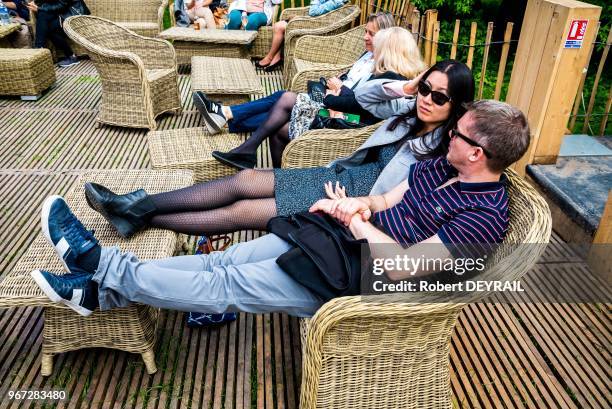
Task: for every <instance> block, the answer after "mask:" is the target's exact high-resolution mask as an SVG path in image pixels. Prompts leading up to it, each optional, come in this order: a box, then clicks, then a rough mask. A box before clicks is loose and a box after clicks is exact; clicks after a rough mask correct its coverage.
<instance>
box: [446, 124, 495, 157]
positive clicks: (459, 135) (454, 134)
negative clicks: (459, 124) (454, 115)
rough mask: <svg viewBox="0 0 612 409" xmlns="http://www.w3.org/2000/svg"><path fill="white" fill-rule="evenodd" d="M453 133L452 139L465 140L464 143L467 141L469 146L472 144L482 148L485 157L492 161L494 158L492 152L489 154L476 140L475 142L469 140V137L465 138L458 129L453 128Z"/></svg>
mask: <svg viewBox="0 0 612 409" xmlns="http://www.w3.org/2000/svg"><path fill="white" fill-rule="evenodd" d="M450 133H451V138H453V137H458V138H461V139H463V140H464V141H466V142H467V143H468V144H470V145H471V146H474V147H476V148H480V149H482V151H483V152H484V154H485V156H486V157H487V158H489V159H491V158H492V157H493V155H492V154H491V152H489V151H488V150H486V149H485V148H484V147H483V146H482V145H481V144H479V143H478V142H476V141H475V140H473V139H472V138H469V137H467V136H465V135H464V134H462V133H461V132H459V131H458V130H457V128H453V129H451V131H450Z"/></svg>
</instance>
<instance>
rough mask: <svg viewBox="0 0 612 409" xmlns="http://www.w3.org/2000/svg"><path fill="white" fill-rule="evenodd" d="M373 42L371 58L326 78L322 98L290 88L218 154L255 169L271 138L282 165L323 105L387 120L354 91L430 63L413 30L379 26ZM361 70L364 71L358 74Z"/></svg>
mask: <svg viewBox="0 0 612 409" xmlns="http://www.w3.org/2000/svg"><path fill="white" fill-rule="evenodd" d="M366 35H367V33H366ZM372 45H373V54H372V57H371V58H370V59H368V60H367V61H366V62H365V63H364V64H360V65H359V66H358V67H356V66H357V64H355V65H354V66H353V68H352V69H351V71H349V72H348V73H347V74H345V75H342V76H340V77H339V78H329V79H327V81H326V86H327V95H326V96H325V98H324V100H323V103H321V102H315V101H313V100H311V99H310V97H309V96H308V94H305V93H302V94H295V93H293V92H285V93H283V95H282V96H281V97H280V99H279V100H278V101H277V102H276V103H275V104H274V106H273V107H272V109H271V110H270V113H269V115H268V118H267V119H266V120H265V121H264V122H263V123H262V124H261V125H260V126H259V127H258V128H257V129H256V130H255V131H254V132H253V134H252V135H251V137H250V138H249V139H247V141H246V142H244V143H243V144H242V145H240V146H238V147H236V148H234V149H232V150H231V151H229V152H217V151H215V152H213V157H214V158H215V159H217V160H218V161H220V162H222V163H224V164H226V165H229V166H234V167H236V168H239V169H246V168H253V167H254V166H255V162H256V151H257V148H258V147H259V145H261V143H262V142H263V141H264V140H265V139H267V138H270V151H271V155H272V163H273V165H274V167H280V162H281V158H282V153H283V150H284V149H285V146H287V144H288V143H289V141H291V140H292V139H295V138H296V137H298V136H300V135H301V134H302V133H303V132H304V131H306V130H308V129H309V128H310V125H311V123H312V121H313V119H314V118H315V116H316V114H317V112H318V111H319V110H320V109H321V108H328V109H331V110H333V111H339V112H343V113H351V114H356V115H359V122H360V124H361V125H370V124H374V123H376V122H378V121H380V120H381V119H383V118H377V117H375V116H374V115H372V114H371V113H370V112H368V111H366V110H365V109H363V108H362V107H361V106H360V105H359V104H358V103H357V101H356V99H355V94H354V91H355V90H357V89H359V87H361V86H363V85H364V84H365V83H367V82H368V81H369V80H372V79H389V80H409V79H412V78H414V77H415V76H416V75H417V74H418V73H419V72H421V71H423V70H425V68H426V66H425V63H423V60H422V59H421V55H420V53H419V50H418V47H417V44H416V42H415V41H414V38H413V37H412V34H410V32H408V31H407V30H405V29H403V28H400V27H391V28H387V29H383V30H380V31H378V32H377V33H376V35H375V36H374V39H373V40H372ZM357 69H359V70H361V73H359V74H358V75H355V72H354V71H356V70H357ZM364 74H365V75H364Z"/></svg>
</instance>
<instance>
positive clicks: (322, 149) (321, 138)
mask: <svg viewBox="0 0 612 409" xmlns="http://www.w3.org/2000/svg"><path fill="white" fill-rule="evenodd" d="M379 126H380V125H379V124H375V125H370V126H366V127H363V128H358V129H350V130H348V129H342V130H340V129H316V130H312V131H307V132H304V134H302V135H301V136H300V137H299V138H296V139H294V140H292V141H291V142H289V144H288V145H287V147H286V148H285V150H284V151H283V160H282V167H283V168H311V167H315V166H324V165H327V164H328V163H329V162H331V161H333V160H334V159H337V158H341V157H343V156H347V155H350V154H351V153H353V152H354V151H355V149H357V148H358V147H359V146H361V144H362V143H363V142H364V141H365V140H366V139H367V138H368V137H369V136H370V135H372V133H373V132H374V130H375V129H376V128H378V127H379Z"/></svg>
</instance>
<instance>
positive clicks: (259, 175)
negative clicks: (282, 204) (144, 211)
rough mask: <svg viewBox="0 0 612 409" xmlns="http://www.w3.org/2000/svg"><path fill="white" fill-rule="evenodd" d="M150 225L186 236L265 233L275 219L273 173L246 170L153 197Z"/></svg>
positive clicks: (269, 171)
mask: <svg viewBox="0 0 612 409" xmlns="http://www.w3.org/2000/svg"><path fill="white" fill-rule="evenodd" d="M151 200H153V202H154V203H155V207H156V208H157V211H156V215H155V216H154V217H153V218H152V219H151V222H150V225H151V226H152V227H158V228H162V229H166V230H173V231H176V232H178V233H185V234H205V235H212V234H217V233H231V232H234V231H236V230H243V229H256V230H264V229H265V228H266V224H267V223H268V220H270V219H271V218H272V217H274V216H276V200H275V199H274V172H272V171H271V170H253V169H248V170H243V171H241V172H238V173H237V174H235V175H233V176H228V177H225V178H221V179H217V180H213V181H210V182H205V183H199V184H197V185H193V186H190V187H186V188H184V189H179V190H174V191H171V192H165V193H159V194H155V195H151Z"/></svg>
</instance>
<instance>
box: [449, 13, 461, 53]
mask: <svg viewBox="0 0 612 409" xmlns="http://www.w3.org/2000/svg"><path fill="white" fill-rule="evenodd" d="M460 24H461V20H458V19H457V20H455V31H454V32H453V45H452V47H451V53H450V59H451V60H454V59H456V58H457V43H458V42H459V26H460Z"/></svg>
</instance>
